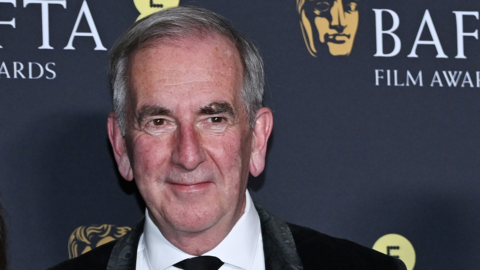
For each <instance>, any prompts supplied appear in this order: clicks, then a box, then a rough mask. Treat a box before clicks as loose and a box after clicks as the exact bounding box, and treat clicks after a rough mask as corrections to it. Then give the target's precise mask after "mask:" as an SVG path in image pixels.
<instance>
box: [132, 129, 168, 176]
mask: <svg viewBox="0 0 480 270" xmlns="http://www.w3.org/2000/svg"><path fill="white" fill-rule="evenodd" d="M167 148H168V147H167V145H166V144H164V143H162V142H160V141H159V140H155V139H154V138H151V137H149V136H148V135H144V136H142V137H139V138H137V139H136V140H135V141H134V148H133V149H135V150H134V152H133V156H134V159H133V160H134V164H133V173H134V174H135V176H136V177H135V178H138V177H139V175H138V174H137V173H136V172H142V175H141V177H142V178H144V177H149V176H150V175H152V174H155V172H157V173H158V171H159V169H160V168H161V165H162V164H163V163H164V162H165V160H166V158H167V157H168V155H165V153H169V152H168V151H167Z"/></svg>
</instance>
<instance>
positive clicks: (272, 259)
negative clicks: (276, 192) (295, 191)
mask: <svg viewBox="0 0 480 270" xmlns="http://www.w3.org/2000/svg"><path fill="white" fill-rule="evenodd" d="M255 208H256V209H257V212H258V215H259V216H260V223H261V227H262V238H263V251H264V254H265V270H303V266H302V261H301V260H300V257H299V255H298V253H297V249H296V248H295V241H294V240H293V236H292V233H291V232H290V229H289V228H288V225H287V223H285V222H284V221H283V220H281V219H279V218H277V217H276V216H274V215H272V214H270V213H268V212H267V211H265V210H264V209H263V208H261V207H260V206H259V205H255Z"/></svg>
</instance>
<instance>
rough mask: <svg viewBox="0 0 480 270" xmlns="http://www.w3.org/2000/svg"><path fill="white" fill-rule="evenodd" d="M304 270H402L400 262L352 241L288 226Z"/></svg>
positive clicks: (296, 226) (295, 226) (300, 227)
mask: <svg viewBox="0 0 480 270" xmlns="http://www.w3.org/2000/svg"><path fill="white" fill-rule="evenodd" d="M288 227H289V228H290V231H291V232H292V235H293V239H294V241H295V245H296V248H297V252H298V254H299V256H300V259H301V260H302V263H303V267H304V269H305V270H308V269H332V270H334V269H338V270H340V269H342V270H344V269H355V270H363V269H365V270H367V269H368V270H390V269H391V270H404V269H406V268H405V265H404V264H403V262H402V261H400V260H398V259H395V258H393V257H391V256H387V255H385V254H382V253H380V252H378V251H376V250H373V249H370V248H367V247H364V246H362V245H359V244H356V243H354V242H351V241H348V240H345V239H340V238H335V237H332V236H328V235H326V234H323V233H320V232H318V231H315V230H312V229H309V228H306V227H302V226H298V225H295V224H291V223H288Z"/></svg>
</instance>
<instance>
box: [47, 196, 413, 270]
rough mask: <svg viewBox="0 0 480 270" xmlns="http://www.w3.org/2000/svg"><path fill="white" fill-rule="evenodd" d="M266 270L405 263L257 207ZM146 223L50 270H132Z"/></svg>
mask: <svg viewBox="0 0 480 270" xmlns="http://www.w3.org/2000/svg"><path fill="white" fill-rule="evenodd" d="M256 208H257V211H258V214H259V216H260V222H261V227H262V238H263V249H264V253H265V269H266V270H302V269H305V270H316V269H322V270H350V269H351V270H406V267H405V265H404V264H403V262H402V261H400V260H398V259H395V258H393V257H390V256H387V255H384V254H382V253H380V252H377V251H375V250H372V249H370V248H366V247H364V246H361V245H358V244H356V243H353V242H351V241H348V240H344V239H339V238H334V237H331V236H328V235H325V234H322V233H320V232H317V231H314V230H312V229H309V228H305V227H301V226H298V225H294V224H290V223H286V222H284V221H282V220H281V219H279V218H277V217H275V216H273V215H272V214H270V213H268V212H267V211H265V210H263V209H262V208H261V207H259V206H257V205H256ZM143 225H144V222H143V221H142V222H139V224H137V226H136V227H135V228H133V229H132V230H131V231H130V232H129V233H127V235H125V236H124V237H122V238H121V239H119V240H117V241H113V242H110V243H107V244H105V245H103V246H100V247H98V248H96V249H93V250H92V251H90V252H87V253H85V254H83V255H81V256H79V257H77V258H74V259H71V260H68V261H65V262H63V263H60V264H58V265H56V266H54V267H53V268H50V270H105V269H107V270H133V269H135V265H136V256H137V246H138V241H139V239H140V236H141V234H142V232H143Z"/></svg>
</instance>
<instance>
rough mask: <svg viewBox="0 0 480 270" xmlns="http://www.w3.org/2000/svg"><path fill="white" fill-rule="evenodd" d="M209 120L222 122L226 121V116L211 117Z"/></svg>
mask: <svg viewBox="0 0 480 270" xmlns="http://www.w3.org/2000/svg"><path fill="white" fill-rule="evenodd" d="M209 120H210V122H212V123H222V122H223V121H225V118H223V117H218V116H216V117H210V119H209Z"/></svg>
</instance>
